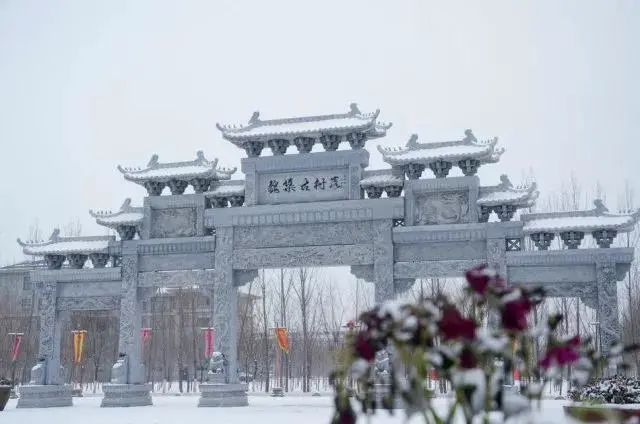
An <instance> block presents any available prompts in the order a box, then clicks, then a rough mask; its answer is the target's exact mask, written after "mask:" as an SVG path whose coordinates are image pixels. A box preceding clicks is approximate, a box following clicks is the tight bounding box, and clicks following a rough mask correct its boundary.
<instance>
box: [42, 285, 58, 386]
mask: <svg viewBox="0 0 640 424" xmlns="http://www.w3.org/2000/svg"><path fill="white" fill-rule="evenodd" d="M38 297H39V299H40V300H39V302H40V306H39V308H38V310H39V313H40V344H39V348H38V357H40V358H44V359H45V361H46V372H45V378H44V382H43V384H62V383H63V381H62V378H61V376H60V337H61V328H60V327H61V323H60V322H59V319H58V318H59V316H58V314H57V313H56V300H57V284H56V282H52V281H45V282H44V283H43V284H42V288H41V289H40V290H39V296H38Z"/></svg>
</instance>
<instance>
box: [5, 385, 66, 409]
mask: <svg viewBox="0 0 640 424" xmlns="http://www.w3.org/2000/svg"><path fill="white" fill-rule="evenodd" d="M72 405H73V400H72V397H71V386H70V385H68V384H47V385H35V384H34V385H31V384H27V385H24V386H20V397H19V398H18V404H17V405H16V408H52V407H60V406H72Z"/></svg>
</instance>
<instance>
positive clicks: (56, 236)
mask: <svg viewBox="0 0 640 424" xmlns="http://www.w3.org/2000/svg"><path fill="white" fill-rule="evenodd" d="M59 239H60V228H54V229H53V232H52V233H51V236H50V237H49V240H50V241H57V240H59Z"/></svg>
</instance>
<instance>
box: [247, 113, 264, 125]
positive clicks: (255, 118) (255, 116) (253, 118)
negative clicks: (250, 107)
mask: <svg viewBox="0 0 640 424" xmlns="http://www.w3.org/2000/svg"><path fill="white" fill-rule="evenodd" d="M260 122H262V121H260V111H259V110H256V111H255V112H253V115H251V118H249V125H253V124H259V123H260Z"/></svg>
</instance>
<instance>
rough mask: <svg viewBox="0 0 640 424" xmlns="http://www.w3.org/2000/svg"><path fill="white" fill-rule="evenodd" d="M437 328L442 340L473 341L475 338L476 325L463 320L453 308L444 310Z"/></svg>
mask: <svg viewBox="0 0 640 424" xmlns="http://www.w3.org/2000/svg"><path fill="white" fill-rule="evenodd" d="M438 327H439V329H440V334H441V335H442V338H443V339H444V340H454V339H458V338H462V339H467V340H473V339H474V338H475V337H476V323H475V322H474V321H473V320H470V319H466V318H464V317H463V316H462V315H460V312H458V310H457V309H456V308H454V307H453V306H446V307H445V308H444V310H443V312H442V318H441V319H440V322H439V323H438Z"/></svg>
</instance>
